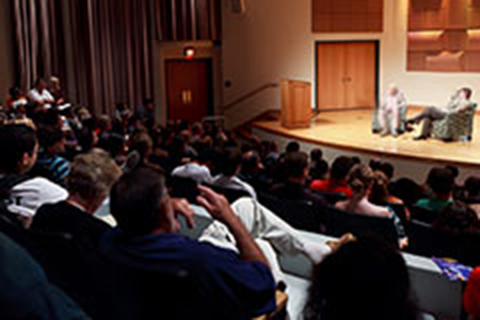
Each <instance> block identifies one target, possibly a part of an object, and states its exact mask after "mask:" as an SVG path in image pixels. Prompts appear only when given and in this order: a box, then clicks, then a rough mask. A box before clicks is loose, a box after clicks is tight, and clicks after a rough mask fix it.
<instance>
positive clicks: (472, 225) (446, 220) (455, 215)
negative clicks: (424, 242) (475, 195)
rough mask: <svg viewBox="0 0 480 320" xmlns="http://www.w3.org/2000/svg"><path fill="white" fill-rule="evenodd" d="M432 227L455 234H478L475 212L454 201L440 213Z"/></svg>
mask: <svg viewBox="0 0 480 320" xmlns="http://www.w3.org/2000/svg"><path fill="white" fill-rule="evenodd" d="M433 227H434V228H437V229H440V230H443V231H447V232H453V233H457V234H463V233H476V232H480V223H479V221H478V217H477V214H476V212H475V211H474V210H473V209H472V208H470V207H469V206H468V205H466V204H464V203H462V202H460V201H455V202H454V203H452V204H449V205H447V206H446V207H445V208H444V209H443V210H442V211H440V213H439V214H438V217H437V219H436V220H435V221H434V222H433Z"/></svg>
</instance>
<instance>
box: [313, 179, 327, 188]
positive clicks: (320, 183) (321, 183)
mask: <svg viewBox="0 0 480 320" xmlns="http://www.w3.org/2000/svg"><path fill="white" fill-rule="evenodd" d="M327 183H328V181H327V180H313V181H312V183H311V184H310V189H322V188H324V187H325V186H326V185H327Z"/></svg>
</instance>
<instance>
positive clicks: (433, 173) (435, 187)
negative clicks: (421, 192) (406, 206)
mask: <svg viewBox="0 0 480 320" xmlns="http://www.w3.org/2000/svg"><path fill="white" fill-rule="evenodd" d="M426 185H427V188H428V191H429V194H430V196H429V197H428V198H424V199H420V200H418V202H417V203H416V205H417V206H419V207H421V208H424V209H428V210H432V211H434V212H439V211H441V210H442V209H443V208H445V207H446V206H447V205H449V204H451V203H453V197H452V192H453V186H454V179H453V175H452V172H451V171H450V170H449V169H447V168H433V169H432V170H430V173H429V174H428V178H427V183H426Z"/></svg>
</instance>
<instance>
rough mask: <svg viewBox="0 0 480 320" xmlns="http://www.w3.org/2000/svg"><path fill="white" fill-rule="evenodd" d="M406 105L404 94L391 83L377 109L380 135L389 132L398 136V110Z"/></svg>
mask: <svg viewBox="0 0 480 320" xmlns="http://www.w3.org/2000/svg"><path fill="white" fill-rule="evenodd" d="M406 107H407V100H406V99H405V95H404V94H403V93H402V92H401V91H400V89H399V88H398V87H397V85H395V84H391V85H390V86H389V88H388V91H387V93H386V95H385V98H384V101H383V103H382V105H381V106H380V109H379V110H378V121H379V123H380V127H381V135H382V137H385V136H387V135H389V134H391V135H392V136H394V137H397V136H398V131H399V128H400V125H401V122H400V121H401V119H400V112H401V110H402V108H406Z"/></svg>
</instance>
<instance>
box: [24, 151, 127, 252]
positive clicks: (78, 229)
mask: <svg viewBox="0 0 480 320" xmlns="http://www.w3.org/2000/svg"><path fill="white" fill-rule="evenodd" d="M121 172H122V171H121V169H120V168H119V167H118V166H117V165H116V163H115V161H113V159H112V158H110V156H109V155H108V153H106V152H105V151H103V150H100V149H96V150H93V151H90V152H89V153H84V154H81V155H79V156H77V157H75V159H74V160H73V163H72V168H71V171H70V174H69V176H68V178H67V190H68V192H69V195H68V198H67V199H66V200H65V201H61V202H58V203H55V204H46V205H43V206H42V207H41V208H40V209H38V212H37V214H36V215H35V217H34V219H33V223H32V226H31V230H33V231H37V232H42V233H68V234H70V235H72V236H73V237H74V238H76V239H77V238H78V239H81V240H82V241H81V242H82V244H84V245H87V246H88V248H91V249H95V248H97V247H98V245H99V242H100V238H101V236H102V235H103V233H104V232H105V231H107V230H109V229H110V227H109V225H108V224H106V223H104V222H102V221H101V220H99V219H97V218H95V217H93V214H94V213H95V212H96V211H97V209H98V208H99V207H100V206H101V205H102V203H103V202H104V201H105V199H106V198H107V197H108V195H109V193H110V188H111V187H112V185H113V184H114V183H115V181H116V180H117V179H118V178H119V177H120V175H121Z"/></svg>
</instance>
